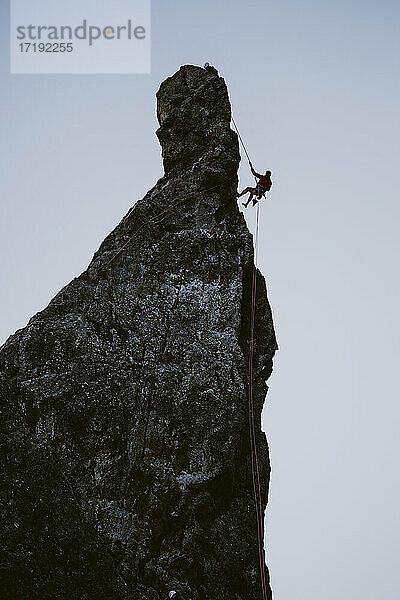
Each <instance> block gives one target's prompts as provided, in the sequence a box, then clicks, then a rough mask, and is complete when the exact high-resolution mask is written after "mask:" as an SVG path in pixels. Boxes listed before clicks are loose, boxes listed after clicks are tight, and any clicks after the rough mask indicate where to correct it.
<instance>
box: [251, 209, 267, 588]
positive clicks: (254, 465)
mask: <svg viewBox="0 0 400 600" xmlns="http://www.w3.org/2000/svg"><path fill="white" fill-rule="evenodd" d="M259 214H260V205H259V204H257V211H256V227H255V251H254V265H253V277H252V286H251V318H250V347H249V387H248V390H249V391H248V403H249V436H250V453H251V471H252V480H253V493H254V502H255V509H256V521H257V538H258V553H259V561H260V579H261V591H262V597H263V600H267V599H268V593H267V573H266V566H265V551H264V515H263V507H262V505H263V503H262V492H261V483H260V467H259V461H258V453H257V444H256V430H255V420H254V398H253V358H254V327H255V313H256V294H257V261H258V237H259V235H258V234H259Z"/></svg>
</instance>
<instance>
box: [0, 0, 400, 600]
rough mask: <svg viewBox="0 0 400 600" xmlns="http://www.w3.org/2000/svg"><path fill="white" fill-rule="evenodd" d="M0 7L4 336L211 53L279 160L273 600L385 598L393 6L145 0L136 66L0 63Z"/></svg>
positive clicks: (75, 263)
mask: <svg viewBox="0 0 400 600" xmlns="http://www.w3.org/2000/svg"><path fill="white" fill-rule="evenodd" d="M0 16H1V33H2V35H1V38H0V44H1V59H0V60H1V66H0V85H1V97H0V102H1V107H0V127H1V130H0V157H1V160H0V183H1V190H2V196H1V213H0V221H1V222H0V227H1V231H0V245H1V258H2V268H1V279H0V343H1V342H2V341H4V340H5V339H6V338H7V337H8V335H10V334H11V333H13V332H14V331H15V330H16V329H17V328H19V327H23V326H24V325H25V324H26V323H27V321H28V319H29V318H30V317H31V316H32V315H33V314H34V313H35V312H37V311H38V310H40V309H42V308H44V307H45V306H46V305H47V303H48V302H49V300H50V299H51V298H52V297H53V296H54V295H55V294H56V293H57V291H58V290H59V289H60V288H61V287H62V286H64V285H65V284H66V283H68V282H69V281H70V280H71V279H72V278H73V277H74V276H76V275H78V274H79V273H80V272H81V271H82V270H83V269H85V267H86V266H87V264H88V263H89V261H90V259H91V257H92V255H93V253H94V251H95V250H96V249H97V247H98V246H99V244H100V242H101V241H102V240H103V238H104V237H105V236H106V235H107V233H108V232H109V231H110V230H111V229H112V228H113V227H114V226H115V225H116V224H117V223H118V222H119V221H120V219H121V218H122V216H123V215H124V214H125V213H126V211H127V210H128V209H129V207H130V206H131V205H132V204H133V203H134V202H135V201H136V200H137V199H139V198H141V197H142V196H143V195H144V194H145V192H146V191H147V190H148V189H149V188H151V187H152V186H153V185H154V183H155V182H156V180H157V179H158V178H159V177H160V176H161V175H162V165H161V159H160V149H159V145H158V141H157V139H156V137H155V135H154V131H155V129H156V127H157V123H156V118H155V98H154V94H155V92H156V90H157V89H158V86H159V84H160V82H161V81H162V80H163V79H165V77H166V76H169V75H171V74H172V73H174V72H175V71H176V70H177V69H178V68H179V66H180V65H181V64H185V63H193V64H200V65H202V64H203V63H204V62H205V61H209V62H210V63H212V64H214V65H215V66H216V67H217V68H218V70H219V72H220V74H221V75H222V76H223V77H225V79H226V81H227V84H228V86H229V91H230V96H231V100H232V102H233V109H234V114H235V119H236V121H237V123H238V125H239V127H240V129H241V133H242V135H243V137H244V139H245V142H246V144H247V146H248V148H249V150H250V152H251V156H252V158H253V162H254V165H255V168H256V169H257V170H263V169H264V168H267V167H268V168H270V169H271V170H272V172H273V181H274V187H273V190H272V191H271V193H270V197H269V200H268V202H266V203H264V205H263V207H262V214H261V241H260V267H261V270H262V271H263V273H264V274H265V276H266V278H267V284H268V290H269V297H270V301H271V304H272V308H273V312H274V318H275V326H276V331H277V336H278V342H279V345H280V350H279V352H278V353H277V355H276V359H275V370H274V373H273V375H272V377H271V379H270V392H269V395H268V402H267V404H266V407H265V409H264V428H265V430H266V431H267V435H268V439H269V443H270V448H271V457H272V468H273V471H272V484H271V495H270V503H269V508H268V513H267V534H268V539H267V557H268V560H267V562H268V564H269V567H270V570H271V577H272V585H273V589H274V594H275V598H276V600H321V599H323V600H338V598H340V599H341V600H342V599H346V600H347V599H348V600H377V599H379V600H381V599H382V600H383V599H384V600H398V599H399V597H400V569H399V555H400V553H399V531H398V530H399V524H400V523H399V521H400V518H399V517H400V514H399V513H400V478H399V467H398V456H399V450H400V441H399V417H400V408H399V403H398V396H399V394H398V377H397V373H398V370H399V358H400V357H399V354H400V352H399V333H400V332H399V329H400V328H399V321H400V319H399V287H400V286H399V280H398V252H399V216H400V208H399V203H398V190H397V188H398V177H399V168H398V162H399V137H400V136H399V129H400V127H399V123H400V119H399V112H400V111H399V105H400V103H399V100H400V98H399V87H400V84H399V69H398V64H399V56H400V47H399V46H400V44H399V24H400V5H399V3H398V2H397V1H389V0H382V1H381V2H380V3H378V2H370V1H368V0H364V1H362V2H361V1H355V0H353V1H352V0H350V1H349V0H347V1H344V0H336V1H335V2H331V1H327V0H315V1H312V0H304V1H302V2H299V0H279V1H277V2H270V1H263V0H258V1H247V2H245V1H244V0H243V1H242V2H238V1H237V0H229V1H227V0H225V1H221V0H212V1H210V0H203V1H202V2H194V1H191V2H190V1H188V0H184V1H183V0H182V1H181V0H153V8H152V73H151V74H150V75H109V76H107V75H10V74H9V48H8V44H9V31H8V30H9V25H8V23H9V8H8V3H7V2H6V1H5V0H1V15H0ZM250 182H251V177H250V175H249V173H248V171H247V168H246V162H245V161H244V162H243V165H242V168H241V184H242V185H247V184H249V183H250ZM247 214H248V215H249V219H250V223H249V225H250V227H253V218H254V213H251V211H249V212H248V213H247ZM250 534H251V532H249V535H250Z"/></svg>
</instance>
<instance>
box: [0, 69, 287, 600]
mask: <svg viewBox="0 0 400 600" xmlns="http://www.w3.org/2000/svg"><path fill="white" fill-rule="evenodd" d="M157 100H158V107H157V114H158V119H159V123H160V128H159V130H158V131H157V135H158V138H159V140H160V142H161V145H162V150H163V161H164V166H165V176H164V177H163V178H162V179H160V180H159V181H158V182H157V184H156V185H155V187H154V188H153V189H152V190H150V191H149V192H148V193H147V194H146V196H145V197H144V198H143V199H142V200H140V201H139V202H137V203H136V205H135V206H134V208H133V209H131V210H130V211H129V212H128V214H127V215H126V216H125V218H124V219H123V220H122V221H121V223H120V224H119V225H118V227H116V229H115V230H114V231H113V232H112V233H111V234H110V235H109V236H108V237H107V238H106V239H105V241H104V242H103V244H102V245H101V247H100V249H99V250H98V251H97V252H96V254H95V256H94V258H93V260H92V262H91V264H90V265H89V267H88V269H87V270H86V271H85V272H84V273H83V274H82V275H80V276H79V277H78V278H76V279H74V280H73V281H72V282H71V283H70V284H69V285H67V286H66V287H65V288H64V289H63V290H61V292H60V293H59V294H58V295H57V296H56V297H55V298H54V299H53V300H52V301H51V302H50V304H49V305H48V307H47V308H46V309H45V310H43V311H42V312H40V313H38V314H37V315H35V316H34V317H33V318H32V319H31V320H30V322H29V323H28V325H27V326H26V327H25V328H24V329H22V330H19V331H18V332H17V333H16V334H14V336H11V337H10V338H9V340H8V341H7V342H6V343H5V345H4V346H3V347H2V349H1V352H0V370H1V381H0V387H1V423H2V430H3V431H2V438H1V444H2V458H3V461H2V463H3V473H2V474H1V483H0V485H1V502H2V503H1V511H2V515H1V516H2V525H1V527H2V531H1V540H2V542H1V560H0V563H1V571H0V572H1V584H0V586H1V587H0V592H1V596H2V598H13V599H14V598H15V599H17V598H18V599H22V598H23V599H27V598H38V599H39V598H40V599H46V598H52V599H64V598H76V599H79V600H81V599H84V598H85V599H95V598H104V599H108V598H110V599H111V598H112V599H128V598H133V597H135V598H141V599H145V600H159V599H163V598H166V597H167V594H168V591H169V590H170V589H175V590H178V591H179V592H180V594H181V598H182V599H192V600H196V599H202V600H203V599H204V600H205V599H211V598H218V599H219V600H228V599H229V600H234V599H236V600H239V599H240V600H242V599H246V600H247V599H250V598H251V599H257V598H261V592H260V582H259V571H258V565H259V559H258V550H257V535H256V531H257V530H256V518H255V509H254V499H253V492H252V482H251V467H250V451H249V434H248V405H247V376H248V368H247V357H248V340H249V318H250V279H251V274H252V269H253V246H252V238H251V235H250V233H249V231H248V229H247V227H246V224H245V221H244V219H243V217H242V215H241V214H240V213H239V211H238V208H237V202H236V188H237V168H238V164H239V152H238V141H237V136H236V134H235V133H234V132H232V131H231V129H230V104H229V99H228V94H227V89H226V86H225V83H224V81H223V79H222V78H220V77H219V76H218V73H217V71H216V70H215V69H213V68H208V69H201V68H198V67H193V66H184V67H182V68H181V69H180V70H179V71H178V72H177V73H176V74H175V75H174V76H173V77H171V78H169V79H167V80H166V81H165V82H164V83H163V84H162V85H161V87H160V90H159V92H158V94H157ZM121 248H122V250H121V251H120V252H119V253H118V254H116V253H117V251H118V250H120V249H121ZM257 277H258V285H257V302H256V323H255V339H256V341H255V384H254V386H255V387H254V400H255V408H256V424H257V446H258V454H259V460H260V464H261V478H262V484H263V490H264V498H263V501H264V507H265V503H266V499H267V491H268V482H269V470H270V467H269V460H268V451H267V444H266V439H265V436H264V434H263V433H262V432H261V429H260V414H261V409H262V405H263V402H264V397H265V393H266V389H267V387H266V383H265V381H266V379H267V378H268V377H269V375H270V372H271V369H272V357H273V354H274V352H275V349H276V342H275V336H274V331H273V324H272V318H271V312H270V308H269V305H268V301H267V296H266V289H265V282H264V279H263V277H262V276H261V274H260V273H258V274H257Z"/></svg>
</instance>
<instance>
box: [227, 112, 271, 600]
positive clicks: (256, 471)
mask: <svg viewBox="0 0 400 600" xmlns="http://www.w3.org/2000/svg"><path fill="white" fill-rule="evenodd" d="M232 123H233V125H234V127H235V129H236V133H237V134H238V137H239V141H240V143H241V145H242V148H243V150H244V152H245V154H246V156H247V160H248V161H249V163H250V165H251V160H250V156H249V153H248V152H247V148H246V145H245V143H244V141H243V139H242V136H241V135H240V131H239V129H238V126H237V125H236V121H235V119H234V117H233V115H232ZM254 179H255V181H256V183H257V177H256V176H254ZM259 215H260V204H259V203H257V211H256V226H255V240H254V242H255V244H254V245H255V248H254V265H253V277H252V284H251V316H250V347H249V375H248V377H249V380H248V403H249V436H250V454H251V473H252V480H253V493H254V503H255V509H256V521H257V539H258V554H259V560H260V580H261V592H262V597H263V600H268V592H267V572H266V566H265V550H264V515H263V508H262V506H263V503H262V492H261V482H260V467H259V461H258V453H257V444H256V429H255V421H254V398H253V358H254V327H255V313H256V294H257V261H258V234H259V222H260V221H259Z"/></svg>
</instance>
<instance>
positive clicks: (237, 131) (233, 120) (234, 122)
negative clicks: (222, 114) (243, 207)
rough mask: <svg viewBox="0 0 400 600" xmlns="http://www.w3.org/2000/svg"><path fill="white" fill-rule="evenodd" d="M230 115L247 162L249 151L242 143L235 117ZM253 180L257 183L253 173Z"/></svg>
mask: <svg viewBox="0 0 400 600" xmlns="http://www.w3.org/2000/svg"><path fill="white" fill-rule="evenodd" d="M231 117H232V123H233V125H234V127H235V129H236V133H237V134H238V138H239V141H240V143H241V144H242V148H243V150H244V152H245V154H246V156H247V160H248V161H249V163H251V160H250V156H249V153H248V152H247V148H246V146H245V143H244V141H243V139H242V136H241V135H240V131H239V128H238V126H237V125H236V121H235V119H234V118H233V114H232V115H231ZM254 180H255V182H256V183H257V177H256V176H255V175H254Z"/></svg>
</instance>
